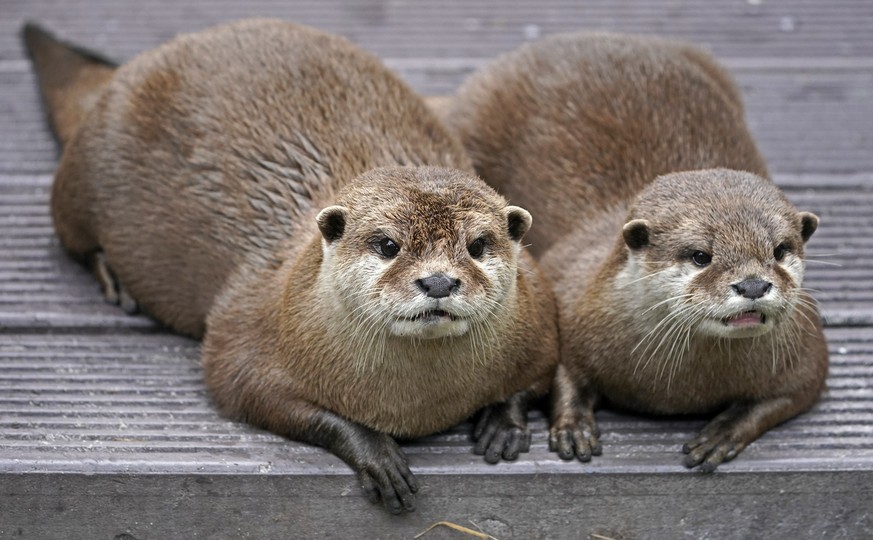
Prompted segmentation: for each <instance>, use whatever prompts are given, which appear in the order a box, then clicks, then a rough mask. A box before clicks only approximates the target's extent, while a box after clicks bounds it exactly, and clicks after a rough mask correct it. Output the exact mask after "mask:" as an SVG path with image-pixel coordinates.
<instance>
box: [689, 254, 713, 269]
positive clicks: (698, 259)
mask: <svg viewBox="0 0 873 540" xmlns="http://www.w3.org/2000/svg"><path fill="white" fill-rule="evenodd" d="M691 261H692V262H694V264H696V265H697V266H706V265H708V264H709V263H711V262H712V255H710V254H709V253H706V252H705V251H695V252H694V253H692V254H691Z"/></svg>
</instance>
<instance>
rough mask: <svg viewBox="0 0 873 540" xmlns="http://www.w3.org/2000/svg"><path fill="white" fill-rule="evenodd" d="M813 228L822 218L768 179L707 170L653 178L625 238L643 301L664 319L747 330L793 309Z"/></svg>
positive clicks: (722, 332)
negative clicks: (803, 208) (791, 199)
mask: <svg viewBox="0 0 873 540" xmlns="http://www.w3.org/2000/svg"><path fill="white" fill-rule="evenodd" d="M816 227H818V218H817V217H816V216H815V215H814V214H811V213H809V212H798V211H797V209H796V208H795V207H794V206H793V205H792V204H791V203H790V202H788V200H787V199H786V198H785V196H784V195H783V194H782V192H781V191H780V190H779V189H778V188H776V187H775V186H774V185H773V184H772V183H771V182H770V181H768V180H765V179H764V178H761V177H759V176H756V175H753V174H750V173H745V172H739V171H732V170H727V169H711V170H704V171H691V172H682V173H675V174H669V175H665V176H661V177H659V178H658V179H656V180H655V182H654V183H653V184H652V185H650V186H649V187H648V188H647V189H646V190H645V191H644V192H642V193H641V194H640V195H639V197H638V198H637V201H636V203H635V205H634V207H633V208H632V209H631V211H630V216H629V221H628V222H627V223H626V224H625V225H624V229H623V238H624V243H625V244H626V246H627V249H628V268H631V269H632V268H636V269H637V271H636V272H635V273H636V274H637V276H638V278H640V280H639V281H638V282H637V283H638V286H640V287H643V289H644V290H645V292H646V295H647V300H648V302H647V303H649V304H651V305H652V306H654V305H655V304H657V303H660V305H661V306H664V307H666V308H667V309H666V310H667V311H668V312H669V314H667V315H666V318H668V319H669V320H666V321H665V323H664V324H665V325H666V326H670V325H673V324H681V325H682V326H683V327H684V328H687V329H690V330H693V331H694V332H696V333H697V334H701V335H708V336H714V337H729V338H732V337H752V336H758V335H762V334H765V333H767V332H769V331H770V330H771V329H773V328H774V327H776V326H777V325H779V324H780V323H781V322H782V321H785V320H787V319H788V318H789V317H790V316H791V314H792V310H793V309H794V307H795V305H796V303H797V302H798V300H799V292H800V286H801V282H802V280H803V272H804V263H803V250H804V244H805V243H806V241H807V240H809V238H810V236H812V234H813V233H814V232H815V230H816ZM632 273H633V272H632ZM683 333H684V332H683Z"/></svg>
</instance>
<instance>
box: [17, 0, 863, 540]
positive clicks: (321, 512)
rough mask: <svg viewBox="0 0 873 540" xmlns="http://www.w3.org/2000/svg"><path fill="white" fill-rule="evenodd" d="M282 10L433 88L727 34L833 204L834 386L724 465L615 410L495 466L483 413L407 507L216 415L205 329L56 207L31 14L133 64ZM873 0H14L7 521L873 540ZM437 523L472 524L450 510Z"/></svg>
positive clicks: (88, 529) (66, 527)
mask: <svg viewBox="0 0 873 540" xmlns="http://www.w3.org/2000/svg"><path fill="white" fill-rule="evenodd" d="M246 16H277V17H281V18H284V19H287V20H293V21H297V22H302V23H306V24H311V25H313V26H317V27H319V28H322V29H325V30H329V31H334V32H337V33H340V34H343V35H346V36H348V37H350V38H351V39H352V40H354V41H355V42H357V43H359V44H360V45H362V46H363V47H365V48H367V49H369V50H371V51H373V52H375V53H376V54H378V55H379V56H381V57H382V58H384V59H385V62H386V63H387V64H388V65H389V66H390V67H392V68H394V69H396V70H397V71H398V72H399V73H400V74H401V75H402V76H403V77H404V78H406V79H407V80H408V81H409V82H410V83H411V84H412V85H413V86H414V87H415V88H417V89H418V90H420V91H421V92H423V93H425V94H443V93H447V92H451V91H452V90H453V89H454V88H455V87H456V86H457V85H458V84H459V83H460V82H461V81H462V80H463V79H464V77H465V76H466V75H468V74H469V73H470V72H471V71H472V70H473V69H475V68H476V67H478V66H481V65H483V64H484V63H485V62H487V61H488V59H489V58H491V57H493V56H494V55H496V54H498V53H500V52H503V51H508V50H510V49H512V48H514V47H515V46H517V45H518V44H520V43H522V42H523V41H525V40H526V39H535V38H536V37H538V36H542V35H546V34H551V33H554V32H559V31H569V30H579V29H611V30H618V31H628V32H645V33H654V34H662V35H669V36H673V37H678V38H685V39H689V40H691V41H693V42H696V43H699V44H702V45H705V46H707V47H709V48H710V49H711V50H712V51H713V52H714V53H715V54H716V56H718V57H719V58H720V59H721V60H722V61H723V62H724V63H725V64H726V65H727V66H728V67H729V68H731V70H732V72H733V73H734V75H735V77H736V79H737V80H738V82H739V83H740V86H741V87H742V90H743V93H744V95H745V99H746V104H747V117H748V121H749V124H750V125H751V128H752V131H753V133H754V135H755V136H756V138H757V140H758V142H759V144H760V146H761V149H762V151H763V153H764V155H765V156H766V157H767V159H768V163H769V165H770V168H771V170H772V171H773V172H774V175H775V179H776V181H777V183H779V184H780V185H781V186H783V188H784V189H785V191H786V193H787V194H788V196H789V198H791V199H792V200H793V201H794V202H795V203H796V204H797V205H798V206H799V207H800V208H802V209H807V210H811V211H814V212H816V213H817V214H818V215H819V216H820V217H821V220H822V224H821V227H820V228H819V231H818V232H817V233H816V234H815V236H814V237H813V239H812V240H811V242H810V245H809V248H808V249H809V257H810V259H812V260H811V261H810V264H809V265H808V277H807V282H806V286H807V287H809V288H811V289H814V290H815V291H816V292H815V296H816V297H817V299H818V300H819V301H820V303H821V307H822V312H823V316H824V319H825V322H826V325H827V330H826V334H827V336H828V339H829V345H830V351H831V374H830V378H829V380H828V386H829V390H828V393H827V395H826V396H825V397H824V398H823V399H822V401H821V403H819V404H818V405H817V406H816V407H815V409H814V410H813V411H811V412H810V413H808V414H806V415H803V416H801V417H799V418H797V419H795V420H793V421H791V422H788V423H786V424H785V425H783V426H781V427H779V428H778V429H775V430H773V431H771V432H769V433H767V434H766V435H765V436H764V437H762V438H761V439H760V440H759V441H757V442H756V443H754V444H753V445H752V446H751V447H749V448H748V449H747V450H746V451H745V452H744V453H743V454H742V455H741V456H740V457H739V458H738V459H737V460H735V461H734V462H731V463H728V464H725V465H723V466H722V467H720V468H719V471H718V472H717V473H715V474H713V475H708V476H706V475H701V474H698V473H693V472H688V471H686V470H685V469H684V468H683V467H682V466H681V464H680V463H681V454H680V450H679V449H680V446H681V444H682V443H683V442H684V441H685V440H686V439H688V438H690V437H691V436H692V434H693V433H694V432H695V430H697V429H699V428H700V427H701V426H702V425H703V422H702V421H700V420H687V419H648V418H640V417H634V416H625V415H619V414H616V413H613V412H610V411H603V412H601V413H599V418H600V419H601V423H602V429H603V432H604V436H603V439H602V441H603V445H604V455H603V457H601V458H598V459H596V460H595V461H594V462H592V463H591V464H584V465H583V464H580V463H563V462H561V461H560V460H559V459H558V458H557V457H555V456H554V455H553V454H551V453H549V452H548V451H547V443H546V429H545V421H544V420H543V419H542V418H541V417H537V418H535V419H534V422H533V427H534V436H533V445H532V449H531V452H530V454H528V455H525V456H524V457H523V458H522V459H520V460H519V461H518V462H516V463H512V464H505V463H504V464H500V465H497V466H488V465H486V464H485V463H484V462H483V461H482V460H481V458H479V457H477V456H474V455H472V453H471V444H470V442H469V441H468V439H467V433H468V431H469V426H459V427H457V428H456V429H453V430H451V431H450V432H448V433H445V434H441V435H438V436H434V437H429V438H426V439H422V440H416V441H412V442H409V443H407V444H406V445H405V448H406V451H407V453H408V454H409V455H410V460H411V465H412V468H413V471H414V472H415V473H416V474H417V475H418V477H419V479H420V480H421V481H422V483H423V489H422V491H421V493H420V495H419V497H418V504H417V510H416V511H415V512H414V513H412V514H409V515H404V516H399V517H395V516H390V515H387V513H385V512H384V511H382V510H381V509H379V508H375V507H372V506H371V505H370V504H369V503H367V502H366V501H365V499H364V498H363V497H361V496H360V493H359V488H358V486H357V485H356V482H355V479H354V477H353V476H352V474H351V472H350V470H349V469H348V468H347V467H345V466H344V465H343V464H342V463H341V462H340V461H339V460H338V459H336V458H334V457H333V456H331V455H328V454H327V453H325V452H324V451H322V450H320V449H317V448H313V447H309V446H306V445H301V444H297V443H294V442H289V441H287V440H284V439H282V438H280V437H278V436H275V435H272V434H270V433H266V432H263V431H258V430H255V429H252V428H250V427H248V426H246V425H242V424H237V423H232V422H228V421H226V420H223V419H221V418H220V417H219V416H218V415H217V414H216V413H215V410H214V408H213V407H212V405H211V403H210V401H209V397H208V395H207V393H206V391H205V388H204V386H203V383H202V380H201V371H200V367H199V364H198V360H197V358H198V345H197V343H196V342H193V341H190V340H187V339H184V338H180V337H177V336H174V335H171V334H169V333H167V332H166V331H164V330H161V329H160V328H158V327H157V326H156V325H154V324H153V323H152V322H151V321H149V320H148V319H145V318H142V317H129V316H127V315H125V314H124V313H122V312H121V310H120V309H118V308H114V307H112V306H108V305H106V304H104V303H103V301H102V298H101V296H100V294H99V291H98V288H97V285H96V283H95V282H94V281H93V279H92V278H91V277H90V276H89V275H88V274H86V272H85V271H84V270H83V269H82V268H80V267H79V266H77V265H76V264H74V263H72V262H71V261H70V260H68V259H67V257H66V256H65V255H64V254H63V252H62V250H61V249H60V248H59V246H58V242H57V240H56V238H55V236H54V234H53V231H52V226H51V220H50V218H49V214H48V206H47V201H48V192H49V187H50V183H51V173H52V170H53V168H54V165H55V163H56V160H57V148H56V146H55V143H54V142H53V140H52V138H51V136H50V134H49V132H48V130H47V127H46V123H45V118H44V115H43V113H42V111H41V105H40V98H39V95H38V92H37V89H36V84H35V80H34V76H33V74H32V72H31V70H30V66H29V63H28V62H27V61H26V60H25V59H24V54H23V51H22V49H21V46H20V43H19V39H18V35H17V33H18V29H19V28H20V26H21V25H22V23H23V22H24V21H25V20H36V21H39V22H41V23H43V24H44V25H46V26H47V27H48V28H50V29H52V30H54V31H55V32H57V33H58V34H59V35H60V36H61V37H63V38H65V39H69V40H72V41H75V42H77V43H80V44H82V45H85V46H88V47H90V48H93V49H97V50H100V51H102V52H105V53H106V54H107V55H109V56H111V57H114V58H116V59H119V60H125V59H127V58H130V57H131V56H133V55H134V54H136V53H137V52H139V51H141V50H143V49H146V48H149V47H152V46H154V45H156V44H158V43H161V42H163V41H165V40H167V39H169V38H170V37H172V36H173V35H175V34H176V33H178V32H182V31H190V30H196V29H200V28H203V27H205V26H208V25H211V24H213V23H217V22H220V21H225V20H231V19H236V18H241V17H246ZM871 497H873V2H870V1H869V0H834V1H823V0H733V1H720V2H711V1H705V0H689V1H675V0H651V1H647V0H636V1H623V2H614V1H610V0H593V1H582V2H570V1H568V0H545V1H542V2H520V1H512V2H502V3H496V2H488V1H487V0H471V1H462V0H454V1H451V2H430V3H425V2H400V1H380V0H366V1H361V2H353V1H336V0H330V1H320V0H310V1H285V2H270V1H268V0H254V1H252V2H230V1H227V0H221V1H212V2H206V1H203V0H197V1H191V2H176V1H170V0H140V1H137V2H133V1H127V2H119V1H114V0H74V1H69V2H56V1H50V0H27V1H25V0H3V2H2V5H0V539H5V538H19V537H22V538H38V539H43V538H118V539H128V540H130V539H139V540H143V539H146V538H178V537H191V538H273V537H280V536H282V537H292V538H411V537H412V536H414V535H415V534H416V533H418V532H421V531H422V530H424V529H425V528H426V527H427V526H429V525H430V524H432V523H434V522H437V521H441V520H448V521H452V522H455V523H458V524H461V525H465V526H468V527H471V528H475V526H474V525H472V524H471V522H473V523H475V524H476V526H478V527H481V528H482V529H483V530H485V531H487V532H488V533H490V534H492V535H494V536H495V537H497V538H499V539H500V540H506V539H509V538H523V539H527V538H588V537H590V535H592V534H597V535H601V536H606V537H609V538H676V537H679V536H682V535H683V534H685V535H688V536H690V537H693V538H704V537H709V538H753V537H765V536H766V537H770V538H789V537H790V538H811V537H826V538H862V537H868V538H869V537H873V503H871V502H870V501H871ZM425 538H428V539H431V538H434V539H439V538H466V537H465V536H463V535H461V534H459V533H456V532H451V531H447V530H435V531H433V532H432V533H430V534H428V535H427V536H425Z"/></svg>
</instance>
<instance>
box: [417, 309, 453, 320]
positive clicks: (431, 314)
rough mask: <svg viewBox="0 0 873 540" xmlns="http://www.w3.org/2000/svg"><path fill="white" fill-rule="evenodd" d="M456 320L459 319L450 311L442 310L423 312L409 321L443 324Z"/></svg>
mask: <svg viewBox="0 0 873 540" xmlns="http://www.w3.org/2000/svg"><path fill="white" fill-rule="evenodd" d="M456 318H457V317H455V316H454V315H452V314H451V313H449V312H448V311H443V310H442V309H429V310H427V311H422V312H421V313H419V314H418V315H415V316H413V317H409V318H408V319H407V320H410V321H420V322H441V321H454V320H455V319H456Z"/></svg>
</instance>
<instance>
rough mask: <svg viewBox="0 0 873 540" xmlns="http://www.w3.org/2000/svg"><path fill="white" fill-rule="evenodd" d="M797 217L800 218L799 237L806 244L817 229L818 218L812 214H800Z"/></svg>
mask: <svg viewBox="0 0 873 540" xmlns="http://www.w3.org/2000/svg"><path fill="white" fill-rule="evenodd" d="M798 215H799V216H800V237H801V238H803V242H804V243H806V241H807V240H809V238H810V237H811V236H812V233H814V232H815V230H816V229H818V216H817V215H815V214H813V213H812V212H800V213H799V214H798Z"/></svg>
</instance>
